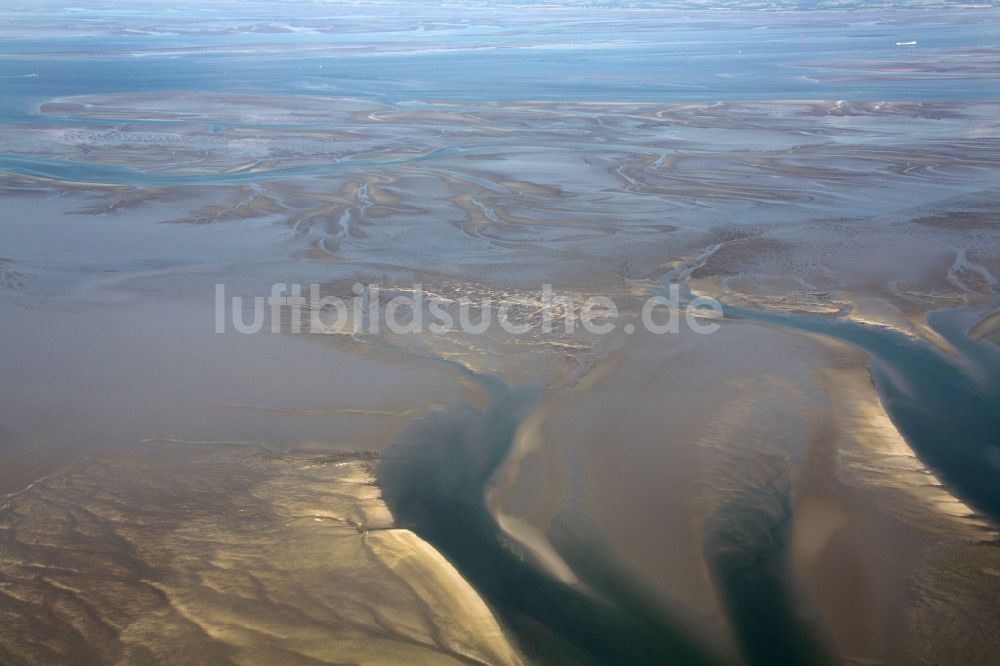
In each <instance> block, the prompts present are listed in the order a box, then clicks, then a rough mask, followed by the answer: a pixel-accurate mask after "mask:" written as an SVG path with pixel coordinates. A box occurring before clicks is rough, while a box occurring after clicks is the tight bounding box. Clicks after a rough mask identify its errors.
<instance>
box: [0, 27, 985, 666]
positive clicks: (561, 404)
mask: <svg viewBox="0 0 1000 666" xmlns="http://www.w3.org/2000/svg"><path fill="white" fill-rule="evenodd" d="M987 16H992V14H988V15H987ZM369 18H370V19H371V20H375V19H373V18H371V17H369ZM19 20H27V19H23V17H22V19H19ZM120 20H121V21H124V22H125V23H126V24H129V25H131V24H130V23H129V22H130V21H132V19H128V20H126V19H124V18H123V19H120ZM355 20H359V19H355ZM509 20H511V21H513V19H509ZM784 20H788V21H791V20H792V19H791V18H788V17H786V18H785V19H784ZM497 25H498V26H500V28H503V29H508V30H513V28H512V27H511V25H510V24H507V23H504V22H501V21H499V20H498V21H497ZM991 25H992V24H991ZM299 27H301V26H299ZM316 27H317V26H316V25H314V24H310V28H309V29H310V30H313V29H315V28H316ZM494 27H496V26H494ZM786 27H787V26H786ZM449 29H450V28H449ZM789 29H794V28H789ZM956 29H958V28H956ZM990 29H992V28H990ZM241 34H245V33H241ZM323 34H326V33H323ZM536 38H537V39H538V40H540V41H542V42H544V39H542V38H541V37H538V36H537V35H535V36H533V37H532V40H535V39H536ZM213 39H216V37H213ZM449 39H452V37H447V38H445V37H442V40H443V41H444V42H448V40H449ZM165 41H169V40H165ZM126 42H127V39H126ZM448 43H450V42H448ZM126 45H127V44H126ZM64 46H65V45H64ZM405 46H406V45H405V44H400V45H398V48H400V49H402V48H404V47H405ZM189 47H190V45H189ZM53 48H54V47H53ZM109 48H110V47H109ZM116 48H117V47H116ZM122 48H124V47H122ZM156 48H157V49H161V50H162V49H165V48H166V46H164V45H162V44H161V45H159V46H157V47H156ZM172 48H178V49H179V48H182V47H180V46H175V47H172ZM183 48H188V47H183ZM190 48H193V47H190ZM198 48H199V49H204V48H205V45H204V44H200V45H199V46H198ZM259 48H260V47H259V45H257V46H255V47H254V49H259ZM269 48H274V49H279V50H280V49H284V48H288V47H287V46H285V45H282V44H278V43H275V44H272V46H271V47H269ZM324 48H326V47H324ZM406 48H412V44H411V45H410V46H409V47H406ZM942 49H944V50H942V51H941V52H935V53H936V54H937V55H938V56H940V57H937V58H927V57H923V56H919V57H914V58H910V59H907V60H906V61H905V63H904V64H901V63H900V62H899V60H901V59H903V58H905V57H907V56H904V55H899V56H894V57H893V58H892V59H888V60H886V59H883V60H878V61H872V62H871V66H870V67H869V68H868V69H866V70H864V71H860V70H859V69H858V66H857V63H850V62H848V63H845V62H838V63H837V64H834V63H831V62H829V61H826V60H819V59H816V60H813V61H811V62H806V60H802V61H801V63H800V65H801V66H802V67H803V68H805V67H807V66H808V67H812V68H815V69H822V70H824V71H827V70H836V71H839V72H843V71H848V70H850V71H853V72H854V75H857V76H859V77H868V78H866V79H865V80H866V81H868V80H876V79H879V78H880V77H888V76H913V77H916V76H918V75H923V76H932V75H934V76H942V77H945V78H947V80H955V78H956V77H958V78H961V77H966V79H973V78H977V77H978V78H984V79H988V77H989V76H990V72H992V71H993V70H994V69H995V68H991V66H990V63H991V62H992V60H991V58H992V57H993V55H992V53H993V52H992V51H989V50H986V51H983V50H979V51H976V52H975V57H974V58H969V59H963V58H959V57H957V56H955V55H949V54H953V53H954V52H955V51H956V49H955V48H954V45H949V46H948V48H947V49H945V48H944V47H942ZM53 53H54V51H52V52H48V55H46V56H44V57H42V56H39V58H40V61H41V60H44V59H45V58H55V57H56V56H55V55H53ZM255 53H257V51H255ZM177 55H182V54H180V53H174V54H173V55H171V56H170V57H174V56H177ZM161 56H162V54H161V55H158V56H155V57H157V58H158V57H161ZM88 57H90V56H88ZM150 57H154V56H150ZM164 57H165V56H164ZM227 57H229V56H227ZM845 57H846V56H845ZM959 63H965V64H964V65H961V64H959ZM904 65H905V66H904ZM872 77H874V78H872ZM17 85H21V84H20V83H19V84H17ZM345 85H347V84H345ZM942 85H944V84H942ZM248 90H249V89H248ZM248 90H242V91H233V90H225V91H217V92H209V91H206V90H197V89H184V90H175V91H171V92H162V91H157V90H152V91H147V92H135V91H129V92H120V93H113V94H104V93H94V92H80V93H79V94H68V93H67V94H53V95H49V96H42V95H38V94H37V93H33V94H35V95H36V98H29V97H23V98H18V99H20V100H21V101H24V100H29V99H31V100H33V101H32V102H31V104H28V105H27V106H25V107H24V108H23V109H20V110H19V111H17V113H14V112H10V111H9V108H8V107H4V109H6V110H5V113H7V114H8V115H6V116H4V118H3V126H2V128H0V129H2V139H0V197H2V199H0V208H2V213H3V221H2V223H0V320H2V322H3V326H2V327H0V456H2V461H3V463H2V471H0V661H2V662H3V663H11V664H20V663H66V662H72V663H162V662H176V663H205V664H215V663H241V664H269V663H279V662H280V663H303V664H313V663H489V664H516V663H524V662H529V663H669V662H670V661H671V660H673V661H675V662H677V663H752V664H777V663H838V662H840V663H856V664H880V663H885V664H942V663H966V664H989V663H993V662H994V661H995V659H996V655H998V654H1000V631H998V629H997V627H995V626H994V625H995V622H993V619H992V618H993V617H994V616H995V614H996V608H997V598H998V594H1000V550H998V548H997V520H998V518H1000V497H998V496H997V491H996V488H998V487H1000V484H998V483H997V481H1000V439H998V438H1000V425H998V423H997V420H996V416H995V415H994V414H993V413H992V410H991V405H994V404H995V398H996V397H997V396H998V395H1000V385H998V382H1000V380H998V378H1000V348H998V347H997V323H996V322H997V314H996V308H997V303H998V301H997V296H998V283H997V279H998V278H997V276H1000V217H998V216H997V204H998V199H997V185H998V183H1000V121H998V117H1000V105H998V103H997V102H995V101H990V95H985V94H984V95H983V99H982V100H980V101H975V100H966V101H945V100H942V99H941V98H939V97H934V98H929V99H927V100H925V101H896V102H891V101H890V102H874V101H871V102H865V101H841V100H838V99H833V98H831V99H807V98H805V97H802V98H801V99H798V98H794V99H793V98H789V97H788V96H787V95H785V96H781V95H776V96H775V97H776V98H777V99H773V100H770V101H768V100H766V99H764V100H760V95H747V99H748V100H750V101H739V100H737V99H731V98H727V101H721V102H716V101H691V100H688V99H680V100H675V101H642V100H638V101H631V100H630V101H618V102H612V101H608V100H607V99H605V98H602V97H600V96H599V95H595V96H594V100H593V101H586V95H583V96H581V95H578V94H569V93H567V94H566V95H565V99H558V98H552V97H548V98H545V99H543V98H541V97H539V98H534V99H532V98H528V97H522V98H521V99H512V98H510V97H509V96H506V95H499V94H498V95H497V96H496V97H495V98H485V100H484V99H477V98H476V95H472V94H470V95H465V94H458V93H456V94H455V95H453V96H452V97H451V98H448V97H447V96H446V95H443V94H440V95H435V96H427V97H421V96H420V95H417V94H414V95H412V96H409V95H408V96H407V98H406V99H405V100H399V99H396V100H393V99H389V98H388V97H389V96H388V95H371V96H368V97H364V96H361V95H338V94H336V92H331V91H330V90H319V91H311V94H305V95H303V94H298V95H295V94H291V93H289V92H287V91H283V92H281V93H274V94H265V93H264V92H260V91H252V90H251V91H248ZM64 92H65V91H64ZM299 92H300V93H301V92H302V91H299ZM577 92H579V91H577ZM620 92H621V91H618V93H620ZM618 93H616V94H618ZM581 97H582V98H581ZM25 109H27V111H26V110H25ZM275 282H284V283H301V284H305V285H308V284H311V283H316V284H320V285H322V287H323V289H324V293H327V294H336V295H340V296H343V297H345V298H349V297H350V296H351V295H352V293H353V292H352V286H353V285H354V284H355V283H361V284H366V285H368V284H373V283H377V284H378V285H379V286H380V288H381V293H382V295H381V299H382V302H385V301H387V300H388V299H390V298H391V297H393V296H394V295H400V294H407V293H410V292H411V291H412V289H413V285H414V284H418V283H419V284H421V285H423V288H424V289H425V290H426V291H427V292H429V293H432V294H434V295H436V296H437V297H439V298H441V299H443V300H444V301H445V302H447V303H449V304H450V306H454V305H456V304H457V303H459V302H460V300H461V299H463V298H467V299H471V300H473V301H474V302H477V303H479V302H482V301H485V302H487V303H489V304H491V305H493V306H498V305H500V304H502V303H504V302H509V301H514V302H516V303H518V306H517V307H516V308H515V311H514V317H515V319H518V320H519V321H523V322H536V323H537V320H538V317H539V313H540V308H541V302H540V291H541V286H542V284H543V283H549V284H552V285H553V287H554V289H555V290H556V291H557V292H558V293H559V294H560V295H562V296H564V297H565V298H567V299H568V300H569V301H570V302H571V303H574V304H579V303H582V302H583V301H584V300H585V299H586V298H588V297H589V296H593V295H603V296H608V297H610V298H612V299H614V301H615V302H616V304H617V305H618V308H619V310H620V312H621V317H620V319H619V321H618V322H617V324H618V325H617V326H616V329H615V331H614V332H613V333H611V334H609V335H605V336H598V335H592V334H589V333H587V332H585V331H582V330H581V329H580V328H579V327H578V328H577V329H576V330H575V331H573V332H566V331H565V330H562V329H558V328H557V329H556V330H554V331H551V332H548V333H542V332H537V333H532V334H531V335H528V336H514V335H511V334H509V333H506V332H504V331H501V330H497V329H496V327H493V328H490V329H489V330H487V331H486V332H484V333H482V334H470V333H461V332H458V331H453V332H450V333H447V334H435V333H431V332H426V331H425V332H423V333H419V334H416V333H411V334H397V333H393V332H390V331H388V330H381V331H379V332H377V333H375V332H371V331H368V330H361V331H356V332H353V331H352V332H349V333H343V334H335V335H324V334H310V333H295V332H293V330H292V326H291V321H290V319H289V317H290V314H289V312H288V310H287V309H284V310H282V311H281V312H280V314H279V317H278V318H277V321H276V322H275V324H276V327H275V332H273V333H272V332H268V331H269V330H270V326H271V323H272V321H271V319H270V315H269V316H268V318H267V322H266V326H265V331H263V332H261V333H259V334H256V335H241V334H239V333H237V332H236V331H234V330H233V328H232V326H231V325H230V326H227V332H226V333H223V334H219V333H216V332H214V331H215V322H216V310H215V302H214V298H215V294H216V291H215V289H216V285H217V284H224V285H225V288H226V294H227V296H228V297H232V296H241V297H244V298H245V299H247V298H249V299H252V298H253V297H255V296H262V295H263V296H266V295H267V294H268V291H269V289H270V287H271V285H272V284H273V283H275ZM670 285H680V286H681V287H682V289H683V293H684V295H685V298H690V297H692V296H697V295H709V296H713V297H716V298H718V299H719V300H720V301H721V302H722V303H723V304H724V306H725V308H726V316H725V318H724V319H722V320H720V321H719V322H718V323H719V324H720V325H721V326H720V330H719V331H718V332H716V333H713V334H711V335H699V334H696V333H694V332H692V331H690V330H687V329H686V328H683V327H682V328H681V331H680V332H679V333H676V334H673V333H671V334H665V335H655V334H653V333H650V332H648V331H645V330H643V328H642V327H641V325H640V312H641V309H642V303H643V301H644V300H645V299H646V298H648V297H649V296H653V295H660V294H665V293H666V291H667V290H668V288H669V287H670ZM625 323H628V324H632V325H634V326H635V332H634V333H628V332H626V329H624V328H623V326H622V325H623V324H625ZM177 655H188V656H184V657H178V656H177Z"/></svg>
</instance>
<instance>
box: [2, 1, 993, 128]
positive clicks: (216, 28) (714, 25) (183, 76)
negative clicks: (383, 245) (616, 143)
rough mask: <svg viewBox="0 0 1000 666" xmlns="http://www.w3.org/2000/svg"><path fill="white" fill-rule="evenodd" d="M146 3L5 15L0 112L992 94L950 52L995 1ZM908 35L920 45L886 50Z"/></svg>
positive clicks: (988, 27)
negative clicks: (816, 8) (237, 102)
mask: <svg viewBox="0 0 1000 666" xmlns="http://www.w3.org/2000/svg"><path fill="white" fill-rule="evenodd" d="M289 11H293V10H289ZM160 12H162V13H160V14H158V10H157V9H156V7H150V8H149V9H148V11H147V12H146V13H144V14H142V15H136V14H135V13H130V12H126V11H118V12H117V13H114V12H112V13H104V14H101V15H99V16H94V15H90V18H89V20H88V21H87V22H81V21H80V20H79V19H77V20H75V21H74V20H71V19H68V18H67V17H66V16H60V15H54V14H47V13H45V12H44V11H41V10H39V11H38V12H37V13H32V12H26V11H23V10H22V11H20V12H17V13H15V14H13V15H12V16H11V21H10V24H9V27H8V30H17V31H18V32H16V33H15V34H16V36H14V37H7V38H6V39H4V40H3V42H2V43H0V77H2V78H0V91H2V94H0V118H6V119H16V118H20V119H25V118H27V117H30V116H31V115H33V112H34V109H35V106H36V105H37V104H38V103H39V102H41V101H44V100H45V99H48V98H51V97H56V96H65V95H77V94H96V93H115V92H142V91H155V90H211V91H220V92H239V93H250V94H255V93H259V94H267V95H275V94H315V95H329V96H350V97H362V98H369V99H377V100H380V101H384V102H389V103H400V102H407V101H412V100H434V99H440V100H452V101H455V100H474V101H505V100H591V101H599V100H600V101H609V100H633V101H656V102H668V101H672V102H681V101H700V102H704V101H715V100H745V99H852V100H900V99H919V100H925V101H928V100H936V99H998V98H1000V74H998V73H997V71H996V70H995V68H993V70H990V68H989V67H986V68H980V69H978V70H976V71H972V70H970V69H969V68H968V65H971V64H973V63H972V61H968V60H965V61H962V60H961V59H962V58H963V56H961V55H959V54H960V52H964V51H967V50H970V49H972V50H981V49H991V48H995V47H996V46H997V45H998V44H1000V12H998V11H996V10H992V9H983V10H976V11H965V12H961V13H949V12H942V11H936V12H935V11H930V12H926V11H925V12H916V11H904V10H899V11H895V12H884V11H883V12H876V11H871V12H849V13H848V12H814V13H809V12H805V13H802V12H799V13H797V12H789V13H771V12H763V13H733V12H710V13H709V12H701V13H698V12H696V13H692V12H678V11H644V12H643V11H637V12H601V11H597V10H594V11H589V12H587V13H586V14H585V16H586V19H584V18H582V16H584V15H582V14H574V13H572V12H567V11H556V10H548V11H542V10H536V11H523V10H511V9H494V10H488V11H483V10H478V11H472V10H464V11H463V10H460V9H447V10H442V9H431V8H423V9H420V8H413V7H412V6H411V7H401V8H396V9H394V10H393V11H391V12H389V11H385V10H378V9H369V10H366V9H364V8H360V7H353V8H350V13H348V12H347V11H346V10H340V12H338V11H337V10H335V9H329V8H328V9H326V10H324V11H319V10H313V11H312V12H310V11H307V10H301V11H300V13H299V14H298V17H297V18H296V17H295V15H294V13H293V16H291V17H285V18H284V19H283V20H280V21H279V20H274V19H268V18H267V17H266V16H261V15H260V14H259V10H251V9H245V10H243V11H242V12H241V11H240V10H239V9H236V8H233V7H231V6H226V7H225V8H224V9H222V8H218V9H213V8H212V6H211V5H208V6H206V7H205V8H203V10H202V11H201V12H198V13H192V14H191V15H187V16H178V15H177V14H176V13H175V12H170V11H169V10H160ZM276 26H277V27H276ZM19 28H20V29H19ZM279 28H280V29H289V30H294V31H293V32H276V30H277V29H279ZM33 32H34V33H36V34H37V35H38V36H33V35H32V33H33ZM80 33H89V34H80ZM911 40H916V41H917V42H918V47H917V48H915V49H914V48H905V47H897V46H896V42H897V41H911ZM955 58H958V59H959V60H954V59H955ZM942 59H944V64H945V65H947V66H946V67H945V68H944V69H942V68H940V67H938V66H937V64H939V63H940V62H941V61H942ZM887 63H888V64H889V65H890V66H889V68H888V69H886V65H887ZM953 65H954V66H953ZM914 68H915V69H914ZM939 70H940V71H939ZM963 70H964V71H963ZM30 74H36V75H37V76H35V77H30V78H28V77H26V75H30Z"/></svg>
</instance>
